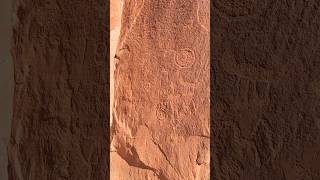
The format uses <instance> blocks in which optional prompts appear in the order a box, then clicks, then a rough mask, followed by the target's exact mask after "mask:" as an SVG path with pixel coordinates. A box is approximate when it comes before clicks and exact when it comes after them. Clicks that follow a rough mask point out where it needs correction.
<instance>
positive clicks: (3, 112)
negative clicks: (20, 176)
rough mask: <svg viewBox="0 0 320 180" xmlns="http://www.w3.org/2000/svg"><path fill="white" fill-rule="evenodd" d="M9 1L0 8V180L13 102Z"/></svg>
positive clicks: (5, 161)
mask: <svg viewBox="0 0 320 180" xmlns="http://www.w3.org/2000/svg"><path fill="white" fill-rule="evenodd" d="M11 3H12V1H11V0H2V1H1V6H0V22H1V23H0V39H1V41H0V179H1V180H7V179H8V171H7V166H8V154H7V146H8V143H9V139H10V127H11V119H12V118H11V117H12V100H13V88H14V86H13V84H14V83H13V63H12V58H11V55H10V47H11V36H12V29H11V28H12V21H11V20H12V18H11V17H12V14H11V13H12V11H11Z"/></svg>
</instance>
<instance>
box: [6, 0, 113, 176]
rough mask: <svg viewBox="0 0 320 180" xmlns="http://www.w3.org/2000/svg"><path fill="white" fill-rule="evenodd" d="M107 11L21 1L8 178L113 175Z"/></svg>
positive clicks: (96, 3) (81, 4) (100, 5)
mask: <svg viewBox="0 0 320 180" xmlns="http://www.w3.org/2000/svg"><path fill="white" fill-rule="evenodd" d="M107 7H108V2H107V1H102V0H80V1H79V0H59V1H52V0H41V1H38V0H16V3H15V7H14V8H15V14H16V17H17V18H16V22H15V24H16V25H15V27H14V30H13V48H12V54H13V60H14V77H15V90H14V109H13V111H14V115H13V122H12V124H13V125H12V126H13V127H12V134H11V140H10V145H9V179H10V180H53V179H54V180H62V179H70V180H73V179H74V180H81V179H83V180H84V179H86V180H88V179H101V180H102V179H106V178H107V175H108V173H109V172H108V171H107V166H108V161H107V159H108V157H109V156H108V153H106V152H108V151H109V150H108V148H109V147H108V144H109V143H108V140H109V137H108V128H109V127H108V119H109V117H108V111H109V97H108V91H109V87H108V81H109V79H108V78H109V76H108V73H109V71H108V70H109V66H108V61H107V57H108V55H109V52H108V49H109V48H108V47H107V44H108V41H109V39H108V29H109V27H107V26H106V22H107V20H108V18H107Z"/></svg>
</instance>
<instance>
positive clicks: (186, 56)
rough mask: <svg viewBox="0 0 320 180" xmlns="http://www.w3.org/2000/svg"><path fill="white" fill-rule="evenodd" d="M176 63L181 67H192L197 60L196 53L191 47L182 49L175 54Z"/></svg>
mask: <svg viewBox="0 0 320 180" xmlns="http://www.w3.org/2000/svg"><path fill="white" fill-rule="evenodd" d="M175 62H176V65H177V66H178V67H179V68H190V67H191V66H192V65H193V64H194V62H195V53H194V51H193V50H191V49H189V48H185V49H181V50H180V51H178V52H177V54H176V56H175Z"/></svg>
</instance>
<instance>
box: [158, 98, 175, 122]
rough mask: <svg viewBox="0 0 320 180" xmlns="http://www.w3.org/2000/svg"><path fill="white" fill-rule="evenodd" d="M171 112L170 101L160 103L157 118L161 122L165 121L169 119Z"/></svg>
mask: <svg viewBox="0 0 320 180" xmlns="http://www.w3.org/2000/svg"><path fill="white" fill-rule="evenodd" d="M170 111H171V107H170V103H169V102H168V101H163V102H160V103H159V104H158V105H157V107H156V117H157V119H159V120H164V119H168V118H169V114H170Z"/></svg>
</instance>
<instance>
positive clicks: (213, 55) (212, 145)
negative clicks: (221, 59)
mask: <svg viewBox="0 0 320 180" xmlns="http://www.w3.org/2000/svg"><path fill="white" fill-rule="evenodd" d="M214 47H215V46H214V12H213V0H210V179H214V180H216V179H217V174H216V172H217V171H216V168H217V167H216V165H217V163H216V160H217V157H216V153H215V144H216V143H215V136H216V134H215V131H214V129H215V109H216V106H217V103H216V100H217V93H216V92H217V91H216V89H217V88H216V86H217V76H216V74H217V69H216V68H217V56H216V53H215V48H214Z"/></svg>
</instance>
